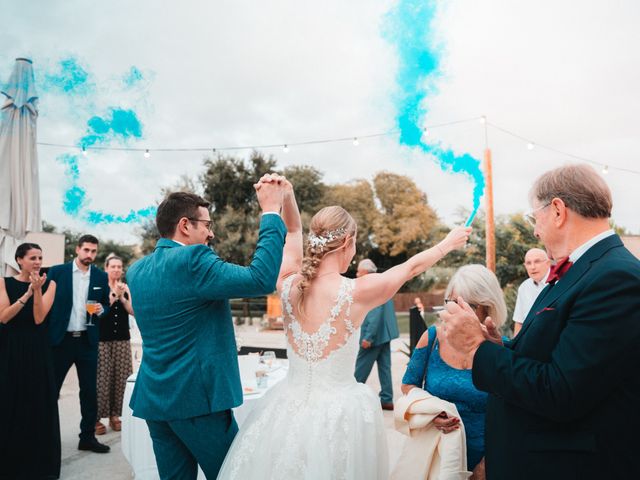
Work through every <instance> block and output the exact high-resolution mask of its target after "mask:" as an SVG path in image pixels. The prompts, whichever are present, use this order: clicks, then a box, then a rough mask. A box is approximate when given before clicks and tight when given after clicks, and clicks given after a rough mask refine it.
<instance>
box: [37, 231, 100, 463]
mask: <svg viewBox="0 0 640 480" xmlns="http://www.w3.org/2000/svg"><path fill="white" fill-rule="evenodd" d="M97 254H98V239H97V238H96V237H94V236H93V235H83V236H81V237H80V238H79V239H78V246H77V247H76V258H74V259H73V260H72V261H71V262H69V263H65V264H63V265H55V266H53V267H51V269H50V270H49V278H50V279H51V280H54V281H55V282H56V285H57V288H56V296H55V299H54V301H53V306H52V307H51V311H50V312H49V315H48V317H47V321H48V324H49V339H50V342H51V347H52V348H51V351H52V354H53V365H54V371H55V376H56V379H55V380H56V384H57V387H58V392H60V389H61V388H62V384H63V382H64V379H65V377H66V376H67V372H68V371H69V369H70V368H71V366H72V365H75V366H76V370H77V373H78V383H79V384H80V412H81V413H82V420H81V422H80V442H79V443H78V449H80V450H91V451H93V452H96V453H107V452H108V451H109V447H108V446H107V445H103V444H102V443H100V442H98V440H96V437H95V425H96V421H97V419H98V400H97V387H96V378H97V375H98V342H99V340H100V333H99V330H98V322H99V321H100V317H101V316H102V315H103V314H104V313H105V312H106V311H107V309H108V308H109V281H108V279H107V274H106V273H105V272H103V271H102V270H100V269H99V268H97V267H96V266H95V265H93V263H94V262H95V260H96V255H97ZM88 301H93V302H95V303H96V309H97V310H96V312H95V313H96V314H95V315H93V317H92V318H91V317H90V316H89V314H88V313H87V302H88ZM89 320H91V321H89Z"/></svg>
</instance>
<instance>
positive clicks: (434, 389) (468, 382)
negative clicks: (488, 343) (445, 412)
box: [402, 265, 507, 479]
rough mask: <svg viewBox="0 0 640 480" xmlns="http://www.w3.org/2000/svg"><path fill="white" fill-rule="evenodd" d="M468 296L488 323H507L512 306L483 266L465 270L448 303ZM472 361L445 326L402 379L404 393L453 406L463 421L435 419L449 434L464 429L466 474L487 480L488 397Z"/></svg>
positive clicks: (427, 338) (419, 349)
mask: <svg viewBox="0 0 640 480" xmlns="http://www.w3.org/2000/svg"><path fill="white" fill-rule="evenodd" d="M458 297H463V298H464V299H465V300H466V301H467V303H468V304H469V306H470V307H471V308H472V309H473V311H474V312H475V314H476V315H477V316H478V318H479V319H480V321H481V322H482V323H484V322H485V321H486V320H487V318H491V320H493V323H494V324H495V327H496V328H499V327H500V326H501V325H503V324H504V322H505V320H506V318H507V306H506V304H505V302H504V295H503V294H502V289H501V288H500V282H498V279H497V278H496V276H495V274H494V273H493V272H492V271H491V270H489V269H488V268H486V267H485V266H483V265H466V266H464V267H461V268H459V269H458V270H457V271H456V273H455V274H454V275H453V277H451V280H450V281H449V285H447V289H446V291H445V298H444V301H445V303H447V302H455V301H456V299H457V298H458ZM472 364H473V357H469V356H460V354H458V353H457V352H456V351H455V350H454V349H453V348H451V347H450V346H449V344H448V342H447V339H446V337H445V336H444V335H443V333H442V330H441V328H440V326H431V327H429V329H428V330H427V331H426V332H425V333H424V334H423V335H422V337H421V338H420V341H419V342H418V344H417V345H416V348H415V350H414V351H413V354H412V355H411V360H410V361H409V365H407V370H406V372H405V374H404V377H403V378H402V392H403V393H405V394H406V393H408V392H409V390H411V389H412V388H416V387H418V388H424V389H425V390H426V391H428V392H429V393H430V394H431V395H434V396H436V397H439V398H441V399H443V400H446V401H448V402H451V403H454V404H455V405H456V408H457V409H458V412H459V413H460V417H461V418H456V417H444V418H440V417H438V418H436V420H434V423H435V425H436V428H438V429H439V430H441V431H442V432H444V433H449V432H451V431H453V430H455V429H457V428H460V421H461V420H462V423H463V425H464V430H465V433H466V441H467V469H468V470H469V471H473V477H472V478H474V479H483V478H484V418H485V411H486V406H487V394H486V393H485V392H481V391H480V390H478V389H476V388H475V386H474V385H473V379H472V377H471V366H472Z"/></svg>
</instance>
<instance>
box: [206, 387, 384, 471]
mask: <svg viewBox="0 0 640 480" xmlns="http://www.w3.org/2000/svg"><path fill="white" fill-rule="evenodd" d="M387 456H388V454H387V440H386V433H385V428H384V421H383V416H382V411H381V409H380V400H379V399H378V398H377V397H376V395H375V394H374V393H373V391H372V390H371V389H370V388H369V387H367V386H366V385H363V384H359V383H356V382H355V380H354V381H353V383H349V384H346V385H341V386H339V387H335V386H334V387H327V386H326V385H325V386H320V385H316V386H314V387H312V388H309V389H305V388H294V387H291V386H290V385H289V384H288V379H285V380H283V381H282V382H281V383H279V384H278V385H276V386H274V387H273V388H272V389H271V390H269V391H268V392H267V394H266V395H265V396H264V397H263V398H262V399H261V400H260V404H259V405H257V406H256V407H255V409H254V410H253V411H252V412H251V414H250V415H249V417H248V418H247V420H246V421H245V423H244V424H243V425H242V427H241V429H240V432H239V433H238V435H237V436H236V438H235V440H234V442H233V444H232V446H231V448H230V450H229V453H228V454H227V457H226V459H225V461H224V464H223V466H222V469H221V470H220V474H219V475H218V479H222V480H232V479H238V480H260V479H264V480H271V479H273V480H276V479H277V480H289V479H290V480H330V479H331V480H333V479H336V480H338V479H344V480H355V479H357V480H360V479H362V480H376V479H380V480H382V479H387V478H388V476H389V466H388V458H387Z"/></svg>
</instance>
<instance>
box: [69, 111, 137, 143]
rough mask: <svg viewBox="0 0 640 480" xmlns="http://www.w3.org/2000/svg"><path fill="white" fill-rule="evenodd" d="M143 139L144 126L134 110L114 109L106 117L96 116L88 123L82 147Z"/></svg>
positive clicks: (82, 139)
mask: <svg viewBox="0 0 640 480" xmlns="http://www.w3.org/2000/svg"><path fill="white" fill-rule="evenodd" d="M130 138H142V124H141V123H140V120H139V119H138V116H137V115H136V112H134V111H133V110H124V109H122V108H115V107H112V108H110V109H109V113H108V115H106V116H105V117H99V116H94V117H91V118H90V119H89V121H88V122H87V133H86V135H85V136H84V137H82V138H81V139H80V142H79V143H80V145H81V146H84V147H90V146H92V145H95V144H109V143H111V141H112V140H122V141H125V142H126V141H127V140H128V139H130Z"/></svg>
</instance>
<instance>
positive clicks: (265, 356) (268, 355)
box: [260, 350, 276, 370]
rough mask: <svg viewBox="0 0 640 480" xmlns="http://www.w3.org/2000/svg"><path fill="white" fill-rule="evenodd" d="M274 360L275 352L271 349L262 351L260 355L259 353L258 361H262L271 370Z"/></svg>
mask: <svg viewBox="0 0 640 480" xmlns="http://www.w3.org/2000/svg"><path fill="white" fill-rule="evenodd" d="M275 361H276V352H274V351H272V350H267V351H266V352H262V355H260V363H264V364H265V365H266V366H267V368H268V369H269V370H271V367H272V366H273V364H274V362H275Z"/></svg>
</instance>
